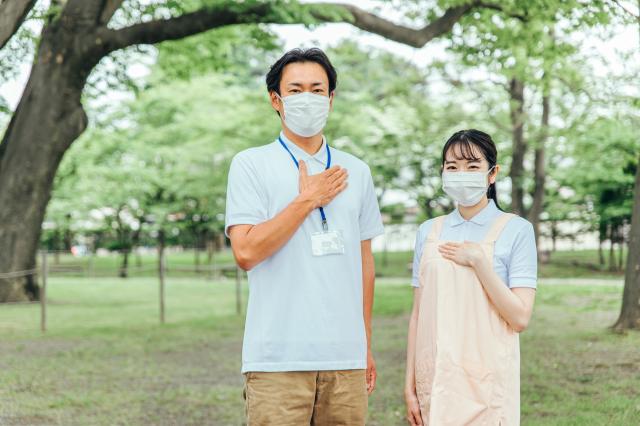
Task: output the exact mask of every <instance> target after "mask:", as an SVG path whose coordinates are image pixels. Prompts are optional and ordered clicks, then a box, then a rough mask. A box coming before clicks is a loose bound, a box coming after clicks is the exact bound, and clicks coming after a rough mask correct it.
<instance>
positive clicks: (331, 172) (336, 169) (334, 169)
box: [322, 166, 343, 176]
mask: <svg viewBox="0 0 640 426" xmlns="http://www.w3.org/2000/svg"><path fill="white" fill-rule="evenodd" d="M341 170H343V169H342V167H340V166H331V167H329V168H328V169H327V170H325V171H323V172H322V174H323V175H325V176H333V175H334V174H336V173H338V172H339V171H341Z"/></svg>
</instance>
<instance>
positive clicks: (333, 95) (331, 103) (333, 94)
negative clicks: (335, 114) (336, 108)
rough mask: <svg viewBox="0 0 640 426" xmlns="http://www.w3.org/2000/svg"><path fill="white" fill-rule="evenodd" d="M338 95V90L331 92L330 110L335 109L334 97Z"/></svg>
mask: <svg viewBox="0 0 640 426" xmlns="http://www.w3.org/2000/svg"><path fill="white" fill-rule="evenodd" d="M335 96H336V91H335V90H334V91H333V92H331V93H329V111H332V110H333V98H335Z"/></svg>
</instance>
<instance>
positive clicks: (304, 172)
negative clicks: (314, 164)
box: [298, 160, 309, 177]
mask: <svg viewBox="0 0 640 426" xmlns="http://www.w3.org/2000/svg"><path fill="white" fill-rule="evenodd" d="M298 167H299V168H300V176H304V177H307V176H309V174H308V173H307V163H305V162H304V160H300V161H298Z"/></svg>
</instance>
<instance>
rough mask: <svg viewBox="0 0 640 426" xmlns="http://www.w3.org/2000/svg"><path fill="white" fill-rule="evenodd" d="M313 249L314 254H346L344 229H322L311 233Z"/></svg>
mask: <svg viewBox="0 0 640 426" xmlns="http://www.w3.org/2000/svg"><path fill="white" fill-rule="evenodd" d="M311 251H312V253H313V255H314V256H327V255H330V254H344V238H343V236H342V231H322V232H314V233H313V234H311Z"/></svg>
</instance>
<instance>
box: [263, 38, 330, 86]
mask: <svg viewBox="0 0 640 426" xmlns="http://www.w3.org/2000/svg"><path fill="white" fill-rule="evenodd" d="M294 62H315V63H317V64H320V65H321V66H322V68H324V70H325V72H326V73H327V78H328V80H329V93H331V92H333V91H334V90H335V88H336V85H337V84H338V73H337V72H336V69H335V68H334V67H333V65H331V61H330V60H329V58H328V57H327V55H326V54H325V53H324V52H323V51H322V50H320V49H318V48H317V47H313V48H311V49H293V50H290V51H288V52H287V53H285V54H284V55H283V56H282V57H281V58H280V59H278V60H277V61H276V62H275V64H273V65H271V68H270V69H269V72H268V73H267V78H266V80H267V90H268V91H269V92H271V91H274V92H276V93H277V94H278V95H279V94H280V80H281V79H282V70H284V67H285V66H287V65H289V64H292V63H294Z"/></svg>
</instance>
